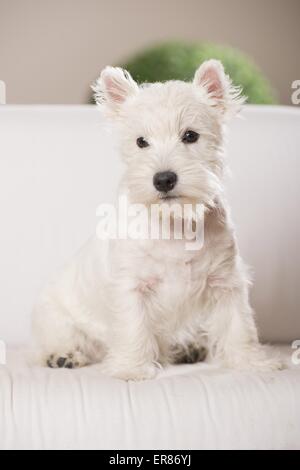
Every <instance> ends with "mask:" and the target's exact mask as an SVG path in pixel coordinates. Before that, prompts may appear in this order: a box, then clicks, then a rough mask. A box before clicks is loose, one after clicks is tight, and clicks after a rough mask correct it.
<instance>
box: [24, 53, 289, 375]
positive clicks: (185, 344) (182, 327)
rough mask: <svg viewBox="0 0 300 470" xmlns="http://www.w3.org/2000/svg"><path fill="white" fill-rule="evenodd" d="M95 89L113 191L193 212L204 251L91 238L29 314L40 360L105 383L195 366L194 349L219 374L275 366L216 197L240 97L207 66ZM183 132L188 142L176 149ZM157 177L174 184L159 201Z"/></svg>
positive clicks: (120, 78) (111, 72)
mask: <svg viewBox="0 0 300 470" xmlns="http://www.w3.org/2000/svg"><path fill="white" fill-rule="evenodd" d="M94 90H95V96H96V99H97V102H98V105H99V107H100V108H101V109H102V110H103V111H104V112H105V114H106V116H107V118H108V119H109V120H110V121H111V122H112V123H113V124H114V126H115V127H116V128H117V130H118V133H119V136H120V155H121V156H122V158H123V160H124V162H125V164H126V171H125V174H124V178H123V181H122V184H121V192H125V193H126V194H127V196H128V198H129V200H130V201H131V202H133V203H143V204H145V205H147V206H150V205H151V204H160V203H161V202H164V203H165V202H167V203H169V204H171V201H173V200H174V199H175V200H176V203H179V204H185V203H191V204H197V203H201V204H203V205H204V206H205V243H204V246H203V248H202V249H201V250H196V251H187V250H186V245H185V242H186V240H184V239H183V240H174V239H171V240H162V239H160V240H138V241H137V240H131V239H128V240H106V241H103V240H99V239H98V238H97V237H94V238H93V239H92V240H91V241H89V242H88V243H87V245H86V246H85V247H84V248H83V249H82V250H81V251H80V252H79V253H78V255H77V256H76V257H75V258H74V259H73V260H72V261H71V262H70V264H69V265H68V266H67V267H66V269H65V270H64V271H63V272H62V274H61V276H60V277H59V278H57V279H56V280H55V281H54V282H53V283H51V284H50V285H49V286H48V287H47V288H46V289H45V290H44V292H43V293H42V295H41V298H40V300H39V302H38V304H37V306H36V308H35V312H34V321H33V326H34V332H35V336H36V339H37V342H38V345H39V360H40V361H41V362H42V363H43V364H45V365H46V364H48V365H49V366H50V367H70V368H71V367H79V366H84V365H86V364H90V363H93V362H98V361H99V362H100V361H101V362H102V367H103V370H104V371H106V372H107V373H108V374H110V375H113V376H116V377H119V378H122V379H125V380H129V379H133V380H141V379H148V378H151V377H154V376H155V373H156V371H157V367H158V366H159V365H160V364H166V363H169V362H180V360H188V361H192V360H199V359H203V346H205V347H206V348H207V350H208V357H209V359H214V360H218V361H220V363H221V364H223V365H224V366H226V367H233V368H241V369H249V368H251V369H254V370H269V369H277V368H280V367H281V363H280V361H279V359H278V358H277V357H274V355H273V356H271V355H270V354H268V351H267V349H266V348H265V347H264V346H262V345H260V344H259V341H258V336H257V331H256V327H255V322H254V318H253V312H252V309H251V307H250V306H249V302H248V288H249V276H248V274H247V270H246V269H245V267H244V264H243V262H242V260H241V258H240V256H239V253H238V249H237V243H236V240H235V236H234V230H233V226H232V223H231V220H230V216H229V212H228V208H227V207H226V203H225V201H224V195H223V193H222V188H223V175H224V170H225V167H226V164H225V159H224V156H223V147H224V127H225V124H226V121H227V119H228V117H230V116H232V115H234V114H235V113H236V112H237V111H238V110H239V108H240V106H241V104H242V103H243V98H241V96H240V91H239V89H237V88H235V87H234V86H233V85H232V83H231V81H230V79H229V77H227V76H226V75H225V73H224V69H223V66H222V64H221V63H220V62H218V61H215V60H210V61H207V62H205V63H203V64H202V65H201V66H200V67H199V69H198V70H197V72H196V74H195V78H194V81H193V83H184V82H180V81H169V82H166V83H164V84H162V83H154V84H151V85H144V86H141V87H139V86H138V85H137V84H136V82H135V81H134V80H133V79H132V77H131V76H130V75H129V73H128V72H126V71H123V70H122V69H120V68H113V67H107V68H106V69H104V71H103V72H102V73H101V76H100V78H99V80H98V81H97V82H96V84H95V87H94ZM187 131H192V132H193V133H196V134H197V136H198V137H199V138H198V139H196V140H195V141H194V142H186V141H185V140H184V139H183V136H184V135H185V133H186V132H187ZM139 137H143V141H142V144H143V145H142V146H138V145H137V139H138V138H139ZM166 171H171V172H173V173H175V174H176V175H177V181H176V184H175V186H174V187H172V189H171V190H170V191H169V192H168V193H165V194H162V192H161V191H159V190H158V189H157V188H156V187H155V186H154V184H153V177H154V175H155V174H157V173H158V172H166ZM166 194H167V195H168V196H172V199H171V198H169V199H168V198H165V197H164V196H166ZM191 351H192V352H191Z"/></svg>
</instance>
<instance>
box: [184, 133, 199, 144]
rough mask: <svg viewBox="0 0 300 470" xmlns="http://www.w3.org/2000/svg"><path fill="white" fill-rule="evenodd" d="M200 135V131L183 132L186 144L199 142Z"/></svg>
mask: <svg viewBox="0 0 300 470" xmlns="http://www.w3.org/2000/svg"><path fill="white" fill-rule="evenodd" d="M199 137H200V135H199V134H198V132H195V131H190V130H188V131H185V133H184V134H183V137H182V142H183V143H184V144H193V143H194V142H197V140H198V139H199Z"/></svg>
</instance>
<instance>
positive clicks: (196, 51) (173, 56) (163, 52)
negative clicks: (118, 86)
mask: <svg viewBox="0 0 300 470" xmlns="http://www.w3.org/2000/svg"><path fill="white" fill-rule="evenodd" d="M212 58H214V59H219V60H221V62H222V63H223V65H224V67H225V71H226V73H227V74H228V75H229V76H230V77H231V79H232V81H233V83H234V84H235V85H240V86H241V87H242V88H243V93H244V94H245V95H246V96H247V97H248V100H247V101H248V103H256V104H273V103H276V102H277V100H276V97H275V94H274V91H273V89H272V86H271V85H270V83H269V82H268V80H267V79H266V78H265V77H264V75H263V74H262V72H261V71H260V70H259V69H258V68H257V66H256V65H255V64H254V63H253V62H252V60H251V59H250V58H248V57H247V56H246V55H245V54H243V53H241V52H240V51H238V50H236V49H233V48H231V47H227V46H218V45H215V44H210V43H198V44H188V43H183V42H178V41H177V42H176V41H174V42H168V43H164V44H160V45H156V46H153V47H151V48H149V49H147V50H145V51H144V52H141V53H140V54H137V55H136V56H135V57H133V58H132V59H130V60H129V61H128V62H126V63H124V64H122V65H121V66H122V67H123V68H125V69H126V70H128V71H129V72H130V73H131V75H132V76H133V78H134V79H135V80H136V81H137V82H139V83H143V82H156V81H165V80H172V79H173V80H191V79H192V77H193V75H194V73H195V70H196V69H197V67H198V66H199V64H201V63H202V62H203V61H204V60H207V59H212Z"/></svg>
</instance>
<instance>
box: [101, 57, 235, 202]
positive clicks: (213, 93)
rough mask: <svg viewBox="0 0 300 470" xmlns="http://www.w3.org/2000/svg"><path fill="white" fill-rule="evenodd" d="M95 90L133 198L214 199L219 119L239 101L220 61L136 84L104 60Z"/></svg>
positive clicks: (218, 175)
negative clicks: (116, 138)
mask: <svg viewBox="0 0 300 470" xmlns="http://www.w3.org/2000/svg"><path fill="white" fill-rule="evenodd" d="M94 91H95V97H96V102H97V103H98V104H99V105H100V106H101V107H103V109H104V111H105V113H106V115H107V116H109V118H111V119H112V120H114V122H115V123H116V124H117V126H118V128H119V132H120V139H121V141H120V143H121V154H122V156H123V159H124V161H125V163H126V165H127V170H126V174H125V184H126V187H127V190H128V194H129V197H130V200H131V201H132V202H139V203H143V204H153V203H159V202H161V201H162V202H166V201H171V200H172V201H174V200H176V202H179V203H193V204H194V203H202V204H205V205H206V206H210V205H213V203H214V200H215V198H216V196H217V195H218V194H219V192H220V191H221V188H222V184H221V180H222V173H223V155H222V147H223V132H222V130H223V124H224V122H225V121H226V120H227V118H228V116H229V115H232V114H234V113H235V112H236V111H237V110H238V109H239V108H240V105H241V104H242V102H243V98H241V96H240V90H239V89H238V88H236V87H234V86H233V85H232V83H231V80H230V78H229V77H228V76H226V75H225V73H224V69H223V66H222V64H221V63H220V62H218V61H216V60H209V61H207V62H204V63H203V64H202V65H201V66H200V67H199V68H198V70H197V71H196V73H195V77H194V80H193V82H192V83H186V82H181V81H169V82H166V83H154V84H144V85H141V86H138V85H137V83H136V82H135V81H134V80H133V79H132V77H131V76H130V74H129V73H128V72H127V71H125V70H122V69H120V68H115V67H106V68H105V69H104V70H103V72H102V73H101V75H100V78H99V79H98V80H97V82H96V84H95V86H94Z"/></svg>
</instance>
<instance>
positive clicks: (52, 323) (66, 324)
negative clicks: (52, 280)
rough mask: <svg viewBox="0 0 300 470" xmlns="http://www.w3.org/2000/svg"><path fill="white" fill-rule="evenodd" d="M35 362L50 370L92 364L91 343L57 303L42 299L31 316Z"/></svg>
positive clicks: (49, 299) (47, 298) (50, 299)
mask: <svg viewBox="0 0 300 470" xmlns="http://www.w3.org/2000/svg"><path fill="white" fill-rule="evenodd" d="M33 330H34V336H35V338H36V340H37V345H36V346H37V347H36V353H35V357H34V361H35V362H37V363H38V364H40V365H42V366H48V367H51V368H69V369H73V368H78V367H83V366H85V365H88V364H90V363H91V362H92V354H91V352H92V351H91V349H92V348H91V343H92V342H91V341H88V338H87V336H86V335H85V334H84V333H83V332H82V331H81V330H80V329H79V328H78V327H77V326H76V324H75V322H74V321H73V319H72V317H71V316H70V315H69V314H68V312H67V311H66V310H65V308H64V307H62V306H61V305H60V304H59V302H57V301H55V300H53V299H52V298H49V297H46V298H45V297H44V298H43V299H42V300H41V301H40V302H39V304H38V305H37V306H36V308H35V311H34V315H33Z"/></svg>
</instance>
